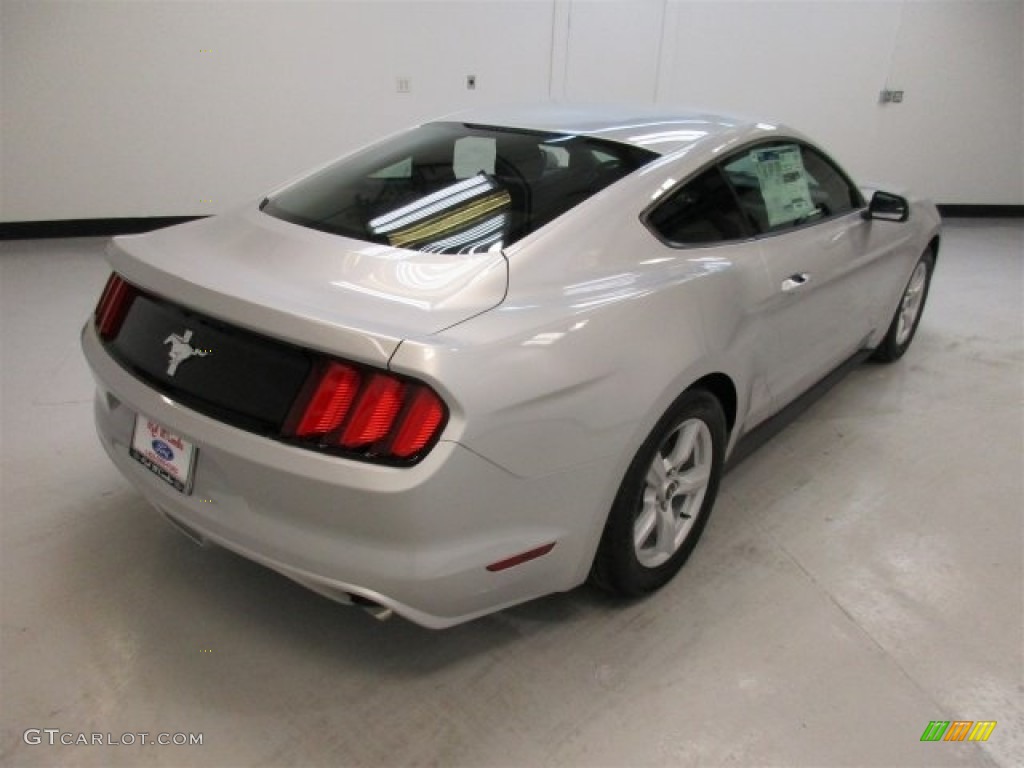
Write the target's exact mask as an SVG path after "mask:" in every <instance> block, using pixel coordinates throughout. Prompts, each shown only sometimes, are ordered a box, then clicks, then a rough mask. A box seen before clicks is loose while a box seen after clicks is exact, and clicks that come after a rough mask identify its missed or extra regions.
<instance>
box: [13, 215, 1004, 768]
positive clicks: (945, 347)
mask: <svg viewBox="0 0 1024 768" xmlns="http://www.w3.org/2000/svg"><path fill="white" fill-rule="evenodd" d="M0 249H2V255H0V291H2V293H0V299H2V301H0V320H2V334H0V342H2V347H0V360H2V368H3V370H2V390H0V396H2V405H3V416H2V418H3V421H2V430H0V440H2V469H3V474H2V497H0V501H2V518H0V519H2V528H0V556H2V564H0V568H2V570H0V590H2V593H0V610H2V636H0V640H2V646H0V674H2V677H0V764H2V765H83V766H85V765H96V766H120V765H196V766H200V765H202V766H229V765H239V766H243V765H244V766H255V765H268V766H273V765H353V766H358V765H380V766H398V765H418V766H428V765H440V766H450V765H516V766H519V765H527V766H532V765H582V766H604V765H607V766H639V765H666V766H690V765H693V766H696V765H702V766H703V765H784V766H832V765H849V766H883V765H885V766H890V765H891V766H937V765H1002V766H1012V765H1013V766H1015V765H1020V764H1021V763H1022V756H1024V704H1022V701H1024V693H1022V690H1024V686H1022V538H1021V513H1022V510H1024V484H1022V483H1024V481H1022V462H1024V417H1022V413H1024V411H1022V400H1024V375H1022V374H1024V343H1022V342H1024V338H1022V336H1024V311H1022V298H1024V283H1022V265H1024V225H1022V223H1021V222H1020V221H1019V220H1016V221H1012V220H1011V221H1003V222H999V221H964V220H960V221H951V222H949V223H948V224H947V227H946V236H945V242H944V246H943V251H942V253H941V254H940V257H939V262H938V271H937V273H936V277H935V282H934V285H933V293H932V295H931V298H930V300H929V306H928V307H927V309H926V312H925V317H924V321H923V324H922V326H921V329H920V332H919V334H918V337H917V339H916V341H915V343H914V346H913V347H912V348H911V350H910V351H909V353H908V354H907V356H906V357H905V358H904V359H903V360H902V361H901V362H900V363H899V364H897V365H895V366H887V367H883V366H875V365H865V366H863V367H861V368H858V369H857V370H855V371H854V372H853V373H852V374H851V375H850V376H849V377H847V378H846V379H845V380H843V381H842V382H841V383H840V384H839V385H838V386H837V387H836V388H835V389H834V390H833V391H832V392H830V393H829V394H828V395H826V396H825V398H824V399H822V400H820V401H819V402H818V403H816V404H815V405H814V406H813V407H812V408H811V409H810V410H808V411H807V412H806V413H805V414H804V415H803V416H802V417H801V418H799V419H798V420H797V421H796V422H795V423H793V424H792V425H790V426H789V427H788V429H786V430H785V431H784V432H783V433H782V434H780V435H779V436H777V437H776V438H774V439H773V440H772V441H771V442H769V443H768V444H767V445H765V446H764V447H763V448H761V449H760V450H759V451H758V452H757V453H755V454H754V455H753V456H751V457H750V458H749V459H747V460H746V461H745V462H744V463H742V464H741V465H740V466H739V467H737V468H736V469H735V470H734V471H733V472H731V473H730V474H729V475H728V476H727V477H726V479H725V483H724V486H723V489H722V493H721V497H720V499H719V502H718V505H717V508H716V510H715V514H714V516H713V517H712V519H711V522H710V525H709V527H708V529H707V531H706V533H705V536H704V539H703V541H702V542H701V544H700V546H699V547H698V548H697V551H696V552H695V554H694V556H693V557H692V559H691V560H690V562H689V564H688V565H687V567H686V568H685V569H684V570H683V572H682V573H681V574H680V576H679V577H678V578H677V579H676V580H675V581H674V582H673V583H672V584H670V585H669V586H668V587H667V588H666V589H664V590H663V591H662V592H660V593H659V594H657V595H654V596H652V597H650V598H649V599H646V600H643V601H639V602H632V603H621V602H618V601H615V600H612V599H610V598H607V597H605V596H603V595H601V594H599V593H597V592H595V591H593V590H591V589H590V588H586V587H584V588H581V589H578V590H576V591H574V592H572V593H569V594H563V595H555V596H552V597H549V598H546V599H543V600H540V601H537V602H535V603H532V604H529V605H525V606H522V607H519V608H516V609H514V610H509V611H505V612H503V613H501V614H498V615H495V616H492V617H488V618H484V619H481V620H478V621H476V622H473V623H471V624H468V625H464V626H461V627H457V628H455V629H452V630H449V631H445V632H440V633H435V632H430V631H427V630H423V629H420V628H418V627H416V626H413V625H411V624H408V623H405V622H403V621H401V620H396V621H392V622H389V623H386V624H379V623H377V622H375V621H374V620H372V619H371V618H369V617H368V616H366V615H364V614H363V613H361V612H359V611H357V610H353V609H346V608H343V607H340V606H336V605H334V604H333V603H330V602H328V601H327V600H325V599H322V598H320V597H318V596H316V595H314V594H312V593H310V592H307V591H305V590H303V589H302V588H300V587H298V586H295V585H293V584H291V583H290V582H288V581H287V580H285V579H284V578H282V577H279V576H277V575H275V574H273V573H271V572H269V571H265V570H263V569H262V568H260V567H258V566H256V565H253V564H251V563H248V562H246V561H245V560H242V559H240V558H238V557H235V556H233V555H231V554H228V553H226V552H223V551H218V550H209V549H199V548H197V547H195V546H194V545H193V544H192V543H191V542H190V541H188V540H187V539H185V538H184V537H183V536H181V535H179V534H178V533H176V532H175V531H174V530H172V529H171V528H170V527H169V526H168V525H166V524H165V523H164V522H163V521H162V520H161V519H160V518H159V517H158V516H157V515H156V514H155V513H153V512H151V511H150V509H149V508H148V507H147V505H146V504H145V503H144V502H143V501H142V499H141V498H140V497H139V496H138V495H137V494H136V493H134V492H133V491H132V489H131V488H130V487H129V486H128V485H127V483H126V482H125V481H123V480H122V479H121V478H120V476H119V475H118V474H117V473H116V472H115V470H114V469H113V467H112V466H111V465H110V463H109V462H108V461H107V459H106V457H105V456H104V455H103V453H102V452H101V450H100V448H99V445H98V444H97V442H96V439H95V436H94V433H93V428H92V421H91V418H92V417H91V402H90V400H91V382H90V379H89V375H88V373H87V370H86V368H85V365H84V363H83V361H82V358H81V355H80V353H79V350H78V341H77V334H78V329H79V326H80V325H81V323H82V322H83V320H84V319H85V317H86V316H87V315H88V313H89V312H90V310H91V308H92V306H93V304H94V302H95V300H96V297H97V295H98V294H99V291H100V288H101V286H102V284H103V281H104V279H105V277H106V274H107V268H106V266H105V265H104V264H103V262H102V259H101V254H102V241H99V240H64V241H45V242H44V241H36V242H13V243H11V242H9V243H3V244H0ZM931 720H995V721H997V723H998V725H997V726H996V728H995V730H994V731H993V733H992V736H991V738H990V739H989V741H988V742H987V743H985V744H976V743H974V744H972V743H945V742H940V743H922V742H921V741H920V737H921V734H922V732H923V731H924V729H925V727H926V726H927V725H928V723H929V721H931ZM29 728H36V729H46V728H50V729H60V732H62V733H69V734H73V735H74V736H77V734H79V733H85V734H87V735H88V734H92V733H100V734H104V736H103V738H107V737H106V734H110V735H111V737H112V740H115V741H120V740H122V734H124V733H140V732H146V733H149V734H150V737H149V738H152V739H155V738H156V735H157V734H158V733H161V732H166V733H177V732H185V733H201V734H202V737H203V743H202V745H201V746H140V745H138V744H135V745H131V746H126V745H121V746H116V745H103V746H100V745H93V746H61V745H59V744H58V745H54V746H50V745H48V744H47V743H46V741H45V740H46V739H47V738H48V736H47V734H45V733H43V734H42V737H43V739H44V743H43V744H39V745H31V744H26V743H25V741H24V739H23V733H24V732H25V730H26V729H29ZM58 738H59V736H58ZM65 738H70V737H65ZM135 738H136V740H137V741H138V740H140V738H141V737H138V736H136V737H135ZM1014 755H1016V757H1014Z"/></svg>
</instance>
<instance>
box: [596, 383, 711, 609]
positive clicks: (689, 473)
mask: <svg viewBox="0 0 1024 768" xmlns="http://www.w3.org/2000/svg"><path fill="white" fill-rule="evenodd" d="M725 441H726V426H725V414H724V413H723V412H722V406H721V405H720V404H719V402H718V400H717V399H715V397H714V396H712V395H711V394H709V393H708V392H705V391H704V390H699V389H698V390H690V391H688V392H684V393H683V394H682V395H681V396H680V398H679V399H678V400H676V402H675V403H674V404H673V405H672V407H671V408H669V410H668V411H667V412H666V413H665V415H664V416H662V417H661V420H660V421H659V422H658V424H657V425H656V426H655V428H654V430H653V431H652V432H651V434H650V436H649V437H648V438H647V440H646V441H645V442H644V444H643V445H641V446H640V450H639V451H637V454H636V456H635V457H634V459H633V462H632V463H631V464H630V467H629V470H628V471H627V472H626V476H625V478H624V479H623V481H622V485H621V487H620V488H619V492H618V494H617V496H616V498H615V502H614V504H613V505H612V509H611V512H610V513H609V515H608V521H607V523H606V524H605V530H604V534H603V535H602V538H601V544H600V547H599V548H598V553H597V556H596V557H595V559H594V565H593V568H592V571H591V579H592V581H593V582H594V583H596V584H597V585H598V586H600V587H602V588H604V589H607V590H609V591H612V592H616V593H618V594H622V595H641V594H644V593H647V592H653V591H654V590H656V589H658V588H659V587H661V586H663V585H664V584H665V583H667V582H668V581H669V580H670V579H671V578H672V577H673V576H674V575H675V574H676V572H677V571H678V570H679V569H680V568H681V567H682V565H683V563H685V562H686V559H687V558H688V557H689V556H690V552H692V551H693V548H694V546H696V544H697V540H698V539H699V538H700V535H701V533H702V532H703V530H704V526H705V525H706V523H707V520H708V516H709V515H710V513H711V507H712V506H713V505H714V503H715V496H716V495H717V493H718V484H719V480H720V479H721V475H722V466H723V463H724V455H725Z"/></svg>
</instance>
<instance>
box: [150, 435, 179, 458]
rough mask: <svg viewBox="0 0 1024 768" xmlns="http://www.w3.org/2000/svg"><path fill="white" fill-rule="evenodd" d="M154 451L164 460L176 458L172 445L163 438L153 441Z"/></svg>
mask: <svg viewBox="0 0 1024 768" xmlns="http://www.w3.org/2000/svg"><path fill="white" fill-rule="evenodd" d="M153 453H155V454H156V455H157V456H159V457H160V458H161V459H163V460H164V461H171V460H172V459H174V451H172V450H171V446H169V445H168V444H167V443H165V442H164V441H163V440H154V441H153Z"/></svg>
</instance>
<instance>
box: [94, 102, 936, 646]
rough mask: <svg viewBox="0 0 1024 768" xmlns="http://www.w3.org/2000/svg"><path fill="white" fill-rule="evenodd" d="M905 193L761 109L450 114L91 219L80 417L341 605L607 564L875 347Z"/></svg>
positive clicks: (463, 615) (909, 318) (916, 311)
mask: <svg viewBox="0 0 1024 768" xmlns="http://www.w3.org/2000/svg"><path fill="white" fill-rule="evenodd" d="M939 224H940V220H939V216H938V213H937V211H936V209H935V207H934V206H933V205H932V204H931V203H929V202H927V201H922V200H916V199H908V198H907V197H903V196H900V195H896V194H892V193H888V192H883V191H875V190H862V189H859V188H858V187H857V186H856V185H855V184H854V183H853V182H852V181H851V180H850V177H849V176H848V175H847V174H846V173H845V172H844V171H843V170H842V169H841V168H840V167H839V166H838V165H837V164H836V163H835V162H834V161H833V160H832V159H831V158H830V157H829V156H828V155H827V154H825V153H824V152H823V151H822V150H821V149H819V148H817V147H816V146H815V145H814V144H812V143H811V142H810V141H808V140H807V139H806V138H805V137H804V136H802V135H801V134H799V133H797V132H795V131H792V130H790V129H788V128H785V127H783V126H780V125H776V124H769V123H764V122H756V121H749V120H743V119H734V118H728V117H720V116H714V115H706V114H688V113H685V112H664V111H662V110H660V109H653V108H652V109H648V110H644V109H642V108H639V109H638V108H632V109H614V108H601V109H591V108H573V107H565V106H554V105H549V106H546V107H538V108H534V109H521V110H496V111H492V112H475V113H465V114H459V115H456V116H453V117H449V118H446V119H444V120H441V121H437V122H431V123H426V124H424V125H421V126H419V127H416V128H413V129H411V130H409V131H406V132H404V133H400V134H398V135H395V136H392V137H390V138H388V139H386V140H384V141H381V142H379V143H376V144H373V145H372V146H370V147H368V148H365V149H362V150H360V151H357V152H355V153H354V154H351V155H348V156H346V157H344V158H342V159H340V160H338V161H336V162H334V163H332V164H330V165H327V166H324V167H322V168H320V169H318V170H316V171H314V172H312V173H310V174H309V175H307V176H305V177H303V178H301V179H299V180H298V181H295V182H293V183H290V184H288V185H286V186H283V187H281V188H279V189H277V190H275V191H273V192H271V193H270V194H268V195H267V196H266V197H265V198H263V199H262V200H261V201H254V202H253V203H251V204H249V205H245V206H243V207H241V208H239V209H238V210H235V211H233V212H231V213H228V214H225V215H220V216H215V217H212V218H208V219H204V220H200V221H194V222H190V223H187V224H183V225H180V226H176V227H171V228H168V229H164V230H160V231H156V232H151V233H149V234H145V235H137V236H128V237H118V238H115V239H114V240H113V242H112V244H111V246H110V248H109V250H108V255H109V261H110V263H111V266H112V268H113V274H112V275H111V277H110V280H109V282H108V283H107V286H106V289H105V290H104V291H103V294H102V296H101V297H100V300H99V303H98V305H97V307H96V311H95V314H94V316H93V317H92V318H91V319H90V320H89V322H88V323H87V324H86V326H85V328H84V329H83V332H82V345H83V348H84V351H85V356H86V358H87V359H88V362H89V365H90V367H91V368H92V370H93V373H94V375H95V378H96V383H97V396H96V402H95V414H96V424H97V429H98V432H99V436H100V440H101V442H102V445H103V447H104V449H105V450H106V451H107V453H108V454H109V456H110V458H111V460H112V461H113V462H114V464H115V465H116V466H117V467H118V469H119V470H120V471H121V472H122V473H123V474H124V475H125V476H126V477H127V478H128V479H129V480H131V482H132V483H134V485H135V486H136V487H137V488H138V490H139V491H140V492H141V493H142V495H143V496H144V497H145V498H146V499H148V500H149V501H150V502H151V503H152V504H153V505H154V506H155V507H157V509H159V510H160V512H161V513H162V514H163V515H164V516H165V517H166V518H167V519H168V520H169V521H171V522H172V523H174V524H175V525H176V526H177V527H178V528H180V529H181V530H182V531H184V532H185V533H187V534H188V535H190V536H191V537H193V538H194V539H196V540H199V541H201V542H212V543H215V544H219V545H221V546H223V547H226V548H228V549H230V550H233V551H235V552H237V553H240V554H241V555H243V556H245V557H247V558H251V559H252V560H254V561H256V562H259V563H262V564H263V565H265V566H267V567H269V568H272V569H274V570H276V571H279V572H280V573H282V574H284V575H286V576H288V577H290V578H292V579H294V580H295V581H297V582H299V583H301V584H303V585H305V586H306V587H309V588H310V589H313V590H315V591H317V592H319V593H321V594H324V595H327V596H328V597H331V598H333V599H335V600H338V601H341V602H343V603H352V604H356V605H360V606H362V607H364V608H366V609H367V610H369V611H370V612H371V613H374V614H375V615H389V614H390V613H392V612H394V613H398V614H399V615H401V616H404V617H406V618H407V619H410V620H412V621H414V622H417V623H419V624H422V625H425V626H428V627H437V628H440V627H446V626H450V625H453V624H457V623H459V622H464V621H467V620H469V619H472V618H474V617H478V616H481V615H483V614H486V613H490V612H492V611H497V610H500V609H502V608H504V607H507V606H511V605H514V604H516V603H520V602H523V601H525V600H529V599H531V598H535V597H538V596H540V595H544V594H548V593H551V592H557V591H564V590H569V589H571V588H573V587H575V586H577V585H579V584H581V583H582V582H584V581H586V580H587V579H588V578H589V579H591V580H592V581H593V582H594V583H596V584H598V585H600V586H602V587H604V588H607V589H609V590H612V591H613V592H616V593H618V594H622V595H641V594H644V593H648V592H651V591H653V590H655V589H657V588H659V587H660V586H662V585H663V584H665V583H666V582H667V581H668V580H669V579H671V578H672V577H673V576H674V575H675V573H676V571H678V570H679V568H680V567H681V566H682V564H683V562H684V561H685V560H686V558H687V557H688V556H689V554H690V552H691V551H692V550H693V547H694V545H695V544H696V542H697V539H698V538H699V537H700V534H701V531H702V530H703V529H704V526H705V525H706V524H707V521H708V515H709V514H710V512H711V508H712V505H713V504H714V500H715V495H716V492H717V490H718V486H719V481H720V479H721V476H722V471H723V467H724V465H725V463H726V461H727V460H728V459H729V458H730V457H734V456H735V454H736V453H737V446H738V445H741V444H746V443H745V441H744V438H747V437H750V436H751V432H752V430H753V429H754V428H755V427H758V425H764V424H770V423H771V422H770V421H769V420H770V419H771V417H772V416H773V415H775V414H778V413H779V412H780V411H782V410H783V408H785V407H786V406H787V405H789V404H790V403H793V402H794V401H797V398H798V397H799V396H800V395H801V394H803V393H805V392H807V391H808V390H809V389H811V388H812V387H813V385H815V383H817V382H819V381H821V380H822V379H824V378H825V377H826V376H828V375H829V374H830V373H831V372H833V371H835V370H837V369H840V368H841V367H842V366H844V364H846V363H848V362H850V361H853V360H856V359H859V358H861V357H867V356H869V355H871V356H873V357H874V358H875V359H877V360H881V361H886V362H888V361H893V360H896V359H898V358H899V357H900V356H901V355H902V354H903V353H904V351H905V350H906V349H907V347H908V346H909V344H910V342H911V340H912V339H913V337H914V332H915V330H916V328H917V325H918V322H919V321H920V319H921V312H922V308H923V307H924V303H925V298H926V297H927V294H928V285H929V280H930V278H931V274H932V270H933V268H934V266H935V259H936V255H937V253H938V246H939ZM754 434H755V435H756V434H757V433H756V432H755V433H754Z"/></svg>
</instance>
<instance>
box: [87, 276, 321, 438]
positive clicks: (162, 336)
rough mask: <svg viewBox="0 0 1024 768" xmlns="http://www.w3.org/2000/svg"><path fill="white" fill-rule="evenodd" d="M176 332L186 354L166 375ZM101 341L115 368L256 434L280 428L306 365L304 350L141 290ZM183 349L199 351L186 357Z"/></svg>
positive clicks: (308, 359)
mask: <svg viewBox="0 0 1024 768" xmlns="http://www.w3.org/2000/svg"><path fill="white" fill-rule="evenodd" d="M189 331H191V334H188V332H189ZM186 335H188V339H187V341H184V339H185V337H186ZM175 337H177V339H179V340H181V343H180V344H179V345H178V346H179V349H183V350H184V351H185V353H186V354H185V356H184V357H183V359H181V361H180V362H179V363H178V366H177V368H176V369H175V370H174V373H173V375H171V374H170V373H169V372H168V371H169V369H170V368H171V365H172V356H171V352H172V350H173V349H174V347H175V344H174V343H173V341H172V340H173V339H174V338H175ZM186 344H187V347H186V346H185V345H186ZM106 346H107V349H108V351H109V352H110V354H111V355H113V356H114V357H115V358H116V359H117V360H118V361H119V362H120V363H121V364H122V365H124V366H125V367H126V368H128V369H129V370H130V371H132V372H133V373H134V374H135V375H136V376H138V377H139V378H141V379H143V380H145V381H146V382H147V383H148V384H150V385H151V386H153V387H154V388H156V389H157V390H159V391H160V392H163V393H164V394H166V395H167V396H168V397H170V398H172V399H173V400H176V401H177V402H180V403H182V404H183V405H187V406H188V407H190V408H192V409H194V410H196V411H199V412H200V413H205V414H206V415H208V416H212V417H214V418H217V419H219V420H222V421H226V422H228V423H231V424H234V425H236V426H238V427H241V428H243V429H248V430H253V431H257V432H263V433H276V432H278V431H279V430H280V427H281V424H282V423H283V422H284V420H285V417H286V416H287V415H288V411H289V410H290V408H291V406H292V403H293V402H294V400H295V397H296V396H297V395H298V393H299V391H300V389H301V387H302V384H303V382H304V381H305V380H306V377H307V375H308V374H309V371H310V368H311V366H312V358H311V356H310V354H309V353H307V352H306V351H304V350H302V349H300V348H298V347H294V346H291V345H290V344H285V343H282V342H280V341H276V340H274V339H270V338H267V337H265V336H262V335H260V334H257V333H253V332H251V331H244V330H241V329H239V328H234V327H232V326H230V325H227V324H225V323H222V322H219V321H217V320H214V319H212V318H209V317H205V316H204V315H200V314H197V313H195V312H191V311H189V310H186V309H184V308H182V307H178V306H175V305H174V304H170V303H168V302H165V301H162V300H160V299H158V298H156V297H153V296H149V295H146V294H140V295H138V296H136V298H135V300H134V302H133V303H132V306H131V309H130V310H129V311H128V314H127V316H126V318H125V321H124V324H123V325H122V327H121V330H120V332H119V333H118V334H117V337H116V338H115V339H113V340H111V341H109V342H107V344H106ZM190 349H191V350H199V351H200V352H204V351H205V352H206V354H205V355H202V354H188V352H189V350H190Z"/></svg>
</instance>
